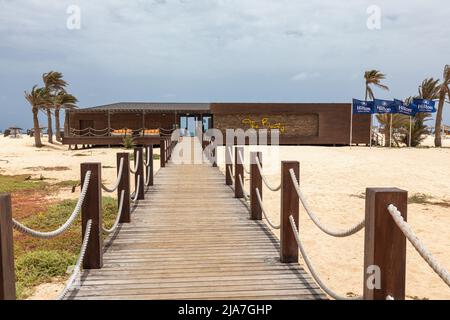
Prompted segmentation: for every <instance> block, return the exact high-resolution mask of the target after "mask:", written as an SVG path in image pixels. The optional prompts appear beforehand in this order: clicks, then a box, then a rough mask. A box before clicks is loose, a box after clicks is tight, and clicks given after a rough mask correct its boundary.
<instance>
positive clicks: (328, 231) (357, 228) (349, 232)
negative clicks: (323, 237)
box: [289, 169, 365, 238]
mask: <svg viewBox="0 0 450 320" xmlns="http://www.w3.org/2000/svg"><path fill="white" fill-rule="evenodd" d="M289 173H290V175H291V179H292V183H293V184H294V188H295V190H296V191H297V194H298V197H299V199H300V201H301V203H302V205H303V207H304V208H305V210H306V212H307V213H308V216H309V217H310V218H311V220H312V221H313V222H314V224H315V225H316V226H317V227H318V228H319V229H320V230H322V231H323V232H324V233H326V234H327V235H329V236H332V237H337V238H345V237H348V236H351V235H353V234H355V233H357V232H359V231H360V230H362V229H364V226H365V219H364V220H362V221H361V222H360V223H358V224H356V225H355V226H353V227H351V228H349V229H348V230H342V231H341V230H339V231H337V230H331V229H330V228H328V227H326V226H324V225H323V224H322V223H321V222H320V220H319V218H318V217H317V216H316V214H315V213H314V212H313V211H312V210H311V208H310V207H309V205H308V202H307V201H306V198H305V195H304V194H303V192H302V191H301V189H300V185H299V182H298V180H297V177H296V176H295V172H294V170H292V169H291V170H289Z"/></svg>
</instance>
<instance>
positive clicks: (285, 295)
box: [67, 164, 326, 299]
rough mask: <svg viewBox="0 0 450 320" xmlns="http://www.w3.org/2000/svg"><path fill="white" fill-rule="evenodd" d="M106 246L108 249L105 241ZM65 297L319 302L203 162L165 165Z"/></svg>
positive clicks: (313, 288)
mask: <svg viewBox="0 0 450 320" xmlns="http://www.w3.org/2000/svg"><path fill="white" fill-rule="evenodd" d="M108 242H109V244H108ZM106 243H107V244H108V245H107V247H106V249H105V250H106V251H105V254H104V268H102V269H101V270H89V271H85V272H84V273H83V275H82V279H81V285H80V286H79V287H78V288H74V289H72V290H71V291H70V292H69V294H68V295H67V298H68V299H325V298H326V296H325V295H324V294H323V292H322V291H321V290H320V289H319V288H318V286H317V285H316V284H315V283H314V281H313V280H312V279H311V278H310V276H309V275H308V274H307V273H306V272H305V271H304V269H303V268H302V267H301V266H300V265H299V264H281V263H280V261H279V243H278V240H277V238H276V237H275V236H274V235H273V234H272V232H271V231H270V230H269V228H268V227H267V226H266V225H265V223H264V222H261V221H251V220H249V219H248V210H247V207H246V206H245V205H244V204H243V203H242V202H241V201H240V200H238V199H235V198H234V197H233V192H232V190H231V189H230V188H229V187H227V186H225V185H224V176H223V175H222V174H221V173H220V171H219V170H218V169H217V168H212V167H211V166H209V165H174V164H169V165H168V166H167V167H166V168H163V169H161V170H160V171H159V173H158V175H157V178H156V179H155V186H154V187H151V188H150V189H149V190H148V191H147V193H146V200H143V201H141V202H140V203H139V205H138V206H137V208H136V210H135V212H134V213H133V215H132V223H130V224H125V225H123V226H121V227H120V228H119V230H118V231H117V232H116V234H115V235H114V236H112V237H111V238H110V239H108V240H107V242H106Z"/></svg>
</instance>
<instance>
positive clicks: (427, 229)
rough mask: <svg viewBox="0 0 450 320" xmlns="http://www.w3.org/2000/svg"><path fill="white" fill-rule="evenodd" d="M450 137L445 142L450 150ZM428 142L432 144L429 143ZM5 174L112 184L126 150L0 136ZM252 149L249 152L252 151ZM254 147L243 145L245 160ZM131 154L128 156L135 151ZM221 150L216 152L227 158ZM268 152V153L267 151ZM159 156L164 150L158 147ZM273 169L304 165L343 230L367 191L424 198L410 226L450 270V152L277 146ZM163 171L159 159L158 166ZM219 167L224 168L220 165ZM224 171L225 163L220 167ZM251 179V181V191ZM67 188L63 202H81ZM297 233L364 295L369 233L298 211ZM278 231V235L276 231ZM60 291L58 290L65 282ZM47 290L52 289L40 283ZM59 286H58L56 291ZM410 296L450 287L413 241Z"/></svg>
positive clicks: (321, 210)
mask: <svg viewBox="0 0 450 320" xmlns="http://www.w3.org/2000/svg"><path fill="white" fill-rule="evenodd" d="M449 142H450V140H445V143H446V145H447V146H450V143H449ZM427 143H432V140H431V139H429V140H428V141H427ZM0 145H1V146H2V148H1V149H0V160H1V161H0V174H3V175H18V174H29V175H32V176H33V177H39V176H40V175H43V176H44V177H45V178H46V179H52V180H53V181H55V182H58V181H65V180H79V178H80V176H79V175H80V172H79V166H80V163H82V162H90V161H94V162H101V163H102V165H103V167H104V169H103V172H102V174H103V178H104V181H105V182H106V183H107V184H112V183H113V182H114V181H115V175H116V169H115V166H116V163H115V162H116V157H115V154H116V153H117V152H120V151H123V149H122V148H111V149H108V148H99V149H87V150H71V151H70V150H68V148H67V146H62V145H59V144H55V145H51V146H48V145H46V146H45V147H43V148H41V149H36V148H34V147H33V140H32V139H30V138H28V137H24V138H22V139H10V138H3V137H1V138H0ZM253 149H254V148H252V150H253ZM249 151H250V148H248V147H247V148H245V157H246V159H248V152H249ZM130 152H131V151H130ZM223 152H224V150H223V148H221V149H220V150H219V152H218V155H219V158H220V157H223ZM263 152H264V151H263ZM155 153H159V150H155ZM272 154H276V156H277V157H278V158H277V159H278V160H277V161H272V162H273V163H275V167H274V170H268V169H269V162H270V161H271V160H270V158H269V157H267V156H265V155H263V159H264V168H265V170H267V171H268V172H269V173H270V175H269V176H268V179H269V181H270V182H272V183H273V184H277V183H279V180H280V177H279V170H280V169H279V163H280V162H279V161H281V160H297V161H300V164H301V165H300V166H301V169H300V171H301V175H300V179H301V185H302V187H303V190H304V192H305V194H306V196H307V198H308V201H309V203H310V206H311V207H312V208H313V210H314V211H315V213H316V214H317V215H318V216H319V217H320V219H321V221H322V222H323V223H324V224H326V225H327V226H330V227H332V228H334V229H346V228H348V227H349V226H352V225H354V224H355V223H357V222H359V221H360V220H361V219H362V218H363V217H364V192H365V188H366V187H391V186H395V187H399V188H402V189H405V190H407V191H408V192H409V196H410V197H411V196H414V195H419V194H422V195H424V196H425V198H426V202H425V203H414V204H411V205H409V212H408V222H409V223H410V225H411V226H412V228H413V229H414V230H415V232H416V233H417V235H418V236H419V238H420V239H421V240H422V241H423V242H424V243H425V244H426V245H427V247H428V249H429V250H430V251H431V252H432V253H433V255H435V257H436V258H437V260H438V261H440V262H441V263H442V265H443V266H444V267H445V268H447V269H449V268H450V251H449V250H448V248H450V236H449V233H448V230H449V225H450V170H449V167H450V166H449V163H450V148H442V149H435V148H417V149H408V148H403V149H396V148H393V149H387V148H371V149H370V148H367V147H353V148H351V149H350V148H349V147H339V148H332V147H307V146H305V147H284V146H283V147H279V149H273V150H272ZM154 163H155V168H156V169H158V168H159V161H155V162H154ZM219 164H220V163H219ZM219 167H220V169H221V170H223V168H224V167H223V164H220V165H219ZM247 181H248V176H247V177H246V184H247V188H248V183H247ZM263 189H264V190H263V194H264V203H265V206H266V208H267V209H268V211H269V212H270V216H271V219H273V220H274V221H277V219H279V206H280V202H279V197H280V194H279V192H276V193H272V192H269V190H268V189H266V188H263ZM77 196H78V192H75V193H71V192H70V191H69V190H67V191H65V192H63V193H62V194H58V195H56V197H57V198H58V199H61V200H62V199H65V198H71V197H77ZM300 217H301V218H300V230H301V236H302V239H303V241H304V242H305V245H306V249H307V251H308V254H309V256H310V259H311V260H312V262H313V264H314V265H315V266H316V268H317V270H318V271H319V273H320V275H321V277H322V278H323V279H324V281H326V283H327V284H329V286H330V287H331V288H333V289H334V290H336V291H337V292H339V293H341V294H347V293H354V294H361V293H362V275H363V250H364V232H363V231H362V232H360V233H358V234H356V235H354V236H352V237H349V238H345V239H334V238H330V237H329V236H327V235H325V234H323V233H322V232H321V231H320V230H318V229H317V228H316V226H315V225H313V223H312V222H311V221H310V220H309V218H308V217H307V215H306V213H305V211H304V209H301V211H300ZM275 233H276V234H277V232H275ZM57 286H59V287H61V285H60V284H57ZM40 287H42V288H43V290H44V291H48V290H49V287H50V288H52V285H41V286H40ZM59 287H58V288H59ZM407 295H408V298H409V299H450V289H449V288H448V287H447V286H446V285H445V284H444V283H443V282H442V281H441V279H440V278H439V277H438V276H436V275H435V274H434V273H433V271H432V270H431V269H430V268H429V267H428V266H427V264H426V263H425V262H424V261H423V260H422V258H421V257H420V256H419V255H418V254H417V253H416V252H415V250H414V248H413V247H412V246H411V245H409V244H408V252H407Z"/></svg>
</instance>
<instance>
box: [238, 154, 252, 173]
mask: <svg viewBox="0 0 450 320" xmlns="http://www.w3.org/2000/svg"><path fill="white" fill-rule="evenodd" d="M238 157H239V161H240V162H241V164H242V167H243V168H244V171H245V172H246V173H247V174H250V169H247V168H246V167H245V162H244V159H243V158H242V153H241V152H238Z"/></svg>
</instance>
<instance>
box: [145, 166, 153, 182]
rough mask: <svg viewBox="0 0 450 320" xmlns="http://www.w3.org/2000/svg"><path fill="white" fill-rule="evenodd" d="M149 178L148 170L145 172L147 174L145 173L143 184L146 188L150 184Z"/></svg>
mask: <svg viewBox="0 0 450 320" xmlns="http://www.w3.org/2000/svg"><path fill="white" fill-rule="evenodd" d="M149 166H150V165H149ZM149 166H147V168H148V167H149ZM150 178H151V172H150V170H147V172H146V174H145V182H144V185H145V186H148V185H149V183H150Z"/></svg>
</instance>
